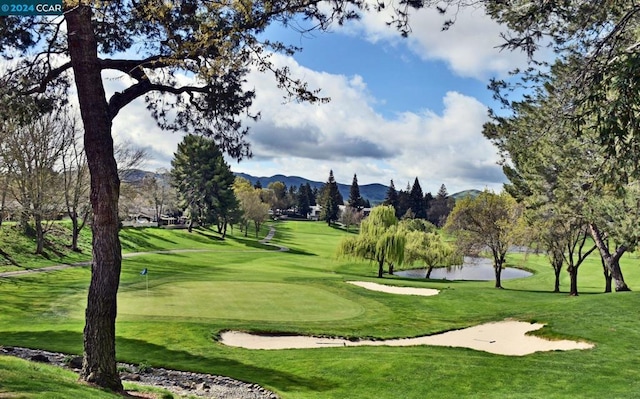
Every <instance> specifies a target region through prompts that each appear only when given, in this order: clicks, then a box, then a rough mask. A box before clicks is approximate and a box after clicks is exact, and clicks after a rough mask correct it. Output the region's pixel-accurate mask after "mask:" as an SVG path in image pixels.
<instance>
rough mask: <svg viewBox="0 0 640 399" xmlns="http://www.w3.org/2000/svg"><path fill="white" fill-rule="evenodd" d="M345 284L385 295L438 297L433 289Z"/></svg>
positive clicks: (355, 283) (360, 283)
mask: <svg viewBox="0 0 640 399" xmlns="http://www.w3.org/2000/svg"><path fill="white" fill-rule="evenodd" d="M347 283H349V284H353V285H357V286H358V287H362V288H366V289H368V290H372V291H380V292H386V293H387V294H400V295H421V296H432V295H438V293H439V292H440V291H438V290H436V289H433V288H412V287H396V286H393V285H384V284H378V283H368V282H365V281H347Z"/></svg>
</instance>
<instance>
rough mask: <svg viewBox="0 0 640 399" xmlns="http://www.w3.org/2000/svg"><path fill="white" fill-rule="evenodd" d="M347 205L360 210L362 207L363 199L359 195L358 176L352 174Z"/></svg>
mask: <svg viewBox="0 0 640 399" xmlns="http://www.w3.org/2000/svg"><path fill="white" fill-rule="evenodd" d="M348 203H349V207H351V208H353V209H355V210H357V211H360V210H361V209H362V208H363V207H364V200H363V199H362V196H360V186H358V176H356V174H355V173H354V174H353V181H352V182H351V189H350V190H349V202H348Z"/></svg>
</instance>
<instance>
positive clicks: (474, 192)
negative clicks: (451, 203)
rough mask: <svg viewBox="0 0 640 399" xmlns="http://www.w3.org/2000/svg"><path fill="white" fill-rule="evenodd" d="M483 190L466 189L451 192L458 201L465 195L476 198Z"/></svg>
mask: <svg viewBox="0 0 640 399" xmlns="http://www.w3.org/2000/svg"><path fill="white" fill-rule="evenodd" d="M481 192H482V191H480V190H464V191H460V192H459V193H455V194H451V196H452V197H453V199H455V200H456V201H457V200H459V199H462V198H465V197H471V198H475V197H477V196H478V195H480V193H481Z"/></svg>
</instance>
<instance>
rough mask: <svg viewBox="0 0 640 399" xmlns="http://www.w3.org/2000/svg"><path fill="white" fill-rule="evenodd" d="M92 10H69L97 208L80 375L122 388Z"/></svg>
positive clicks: (115, 185) (116, 187) (111, 189)
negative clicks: (117, 351)
mask: <svg viewBox="0 0 640 399" xmlns="http://www.w3.org/2000/svg"><path fill="white" fill-rule="evenodd" d="M91 13H92V11H91V8H90V7H89V6H84V5H78V6H75V7H74V8H72V9H69V10H67V11H66V12H65V18H66V20H67V30H68V43H69V55H70V58H71V66H72V68H73V73H74V76H75V83H76V88H77V91H78V100H79V103H80V113H81V116H82V121H83V123H84V130H85V134H84V147H85V151H86V154H87V161H88V164H89V170H90V172H91V194H90V197H91V206H92V208H93V224H92V231H93V263H92V265H91V283H90V285H89V294H88V300H87V309H86V314H85V317H86V322H85V328H84V359H83V362H82V371H81V373H80V377H81V378H82V379H84V380H85V381H87V382H89V383H93V384H96V385H99V386H101V387H104V388H108V389H111V390H114V391H122V383H121V381H120V376H119V375H118V372H117V370H116V357H115V355H116V347H115V321H116V313H117V309H116V294H117V292H118V285H119V282H120V267H121V262H122V254H121V248H120V240H119V238H118V197H119V193H120V180H119V179H118V170H117V166H116V161H115V159H114V156H113V139H112V138H111V116H110V114H109V107H108V104H107V101H106V98H105V92H104V87H103V84H102V77H101V75H100V72H101V70H100V62H99V59H98V52H97V43H96V38H95V36H94V33H93V28H92V24H91Z"/></svg>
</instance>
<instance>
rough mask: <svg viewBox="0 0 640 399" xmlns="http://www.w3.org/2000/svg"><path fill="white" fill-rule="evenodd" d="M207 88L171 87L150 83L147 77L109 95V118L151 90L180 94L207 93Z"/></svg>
mask: <svg viewBox="0 0 640 399" xmlns="http://www.w3.org/2000/svg"><path fill="white" fill-rule="evenodd" d="M208 90H209V88H208V86H202V87H199V86H182V87H173V86H166V85H162V84H154V83H151V82H150V81H149V80H148V79H144V80H141V81H140V82H138V83H136V84H134V85H133V86H130V87H128V88H127V89H125V90H124V91H123V92H121V93H120V92H116V93H114V94H113V96H111V99H109V116H110V117H111V120H113V118H115V117H116V115H118V113H119V112H120V110H121V109H122V108H124V107H125V106H126V105H127V104H129V103H130V102H132V101H133V100H135V99H136V98H138V97H140V96H143V95H145V94H147V93H149V92H152V91H158V92H161V93H171V94H176V95H180V94H184V93H207V92H208Z"/></svg>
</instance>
